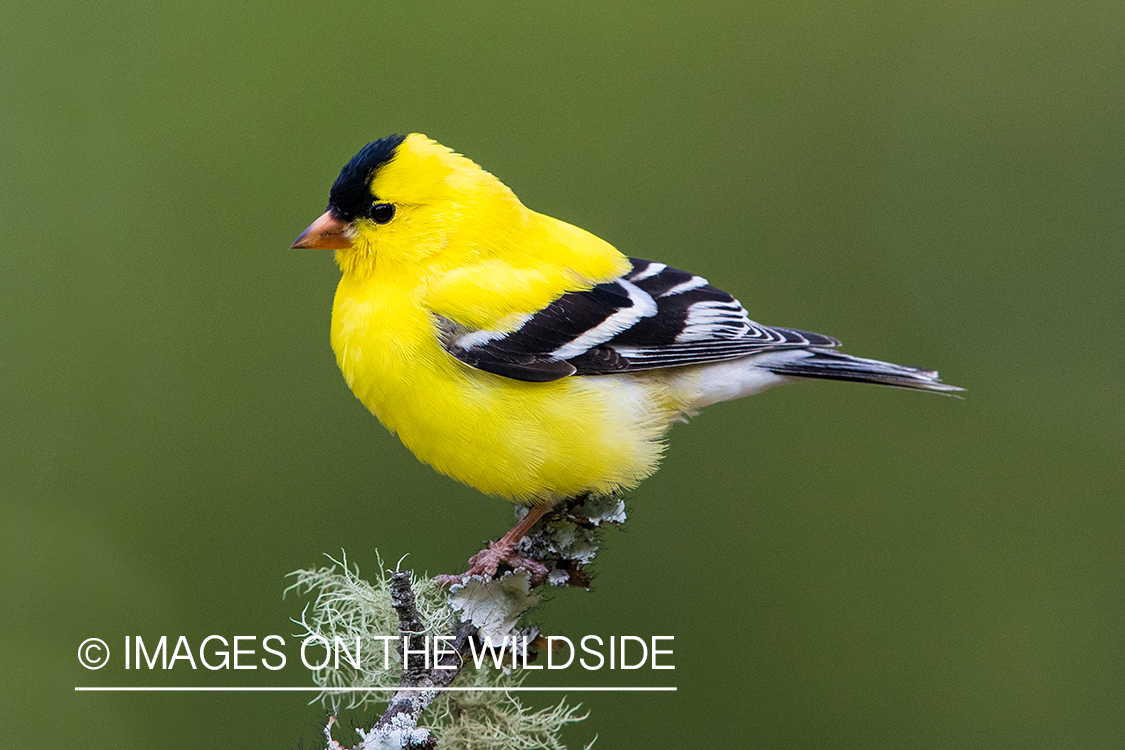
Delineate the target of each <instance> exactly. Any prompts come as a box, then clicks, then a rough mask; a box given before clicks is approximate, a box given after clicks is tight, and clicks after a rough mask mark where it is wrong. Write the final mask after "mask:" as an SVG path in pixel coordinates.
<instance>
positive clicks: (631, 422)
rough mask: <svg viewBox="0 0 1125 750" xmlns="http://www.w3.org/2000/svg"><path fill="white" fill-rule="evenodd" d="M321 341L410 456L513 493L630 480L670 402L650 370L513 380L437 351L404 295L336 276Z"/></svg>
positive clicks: (427, 324)
mask: <svg viewBox="0 0 1125 750" xmlns="http://www.w3.org/2000/svg"><path fill="white" fill-rule="evenodd" d="M332 346H333V349H334V350H335V352H336V358H337V362H338V363H339V365H340V369H341V371H342V372H343V374H344V378H345V379H346V380H347V383H348V385H349V387H350V388H351V389H352V392H353V393H355V395H356V397H357V398H359V400H360V401H362V402H363V404H364V405H365V406H367V408H368V409H370V410H371V412H372V413H374V414H375V416H376V417H378V418H379V421H380V422H382V423H383V425H384V426H386V427H387V429H389V430H391V431H392V432H394V433H397V434H398V436H399V438H400V439H401V440H402V442H403V444H405V445H406V446H407V447H408V448H410V450H411V451H413V452H414V455H415V456H417V457H418V459H419V460H421V461H423V462H425V463H427V464H429V465H430V466H432V467H434V468H435V469H436V470H438V471H440V472H441V473H443V474H446V475H448V476H450V477H452V478H454V479H457V480H459V481H461V482H464V483H465V484H468V485H470V486H472V487H475V488H477V489H478V490H480V491H482V492H486V493H489V494H494V495H499V496H501V497H505V498H508V499H509V500H514V501H518V502H534V501H536V500H553V499H555V498H561V497H571V496H575V495H578V494H581V493H583V492H597V493H606V492H611V491H613V490H616V489H620V488H627V487H632V486H634V485H636V484H637V483H638V482H639V481H640V480H642V479H644V478H645V477H646V476H648V475H649V474H651V473H652V472H653V471H655V470H656V466H657V463H658V461H659V459H660V455H661V453H662V451H663V442H662V438H663V435H664V433H665V432H666V431H667V428H668V425H669V424H670V423H671V421H672V420H673V419H674V418H675V417H676V416H678V414H679V413H680V408H681V407H680V405H678V404H676V403H673V402H674V399H673V398H672V397H671V396H670V395H669V393H668V389H667V388H665V386H664V384H663V381H662V379H661V378H660V377H637V376H635V375H633V376H627V377H626V376H613V375H607V376H598V377H570V378H563V379H562V380H557V381H554V382H551V383H525V382H522V381H517V380H511V379H509V378H503V377H500V376H497V375H493V374H491V373H487V372H483V371H481V370H476V369H474V368H472V367H470V366H468V365H466V364H464V363H462V362H460V361H459V360H457V359H455V358H454V357H452V356H450V355H449V354H448V353H446V352H445V350H444V349H442V347H441V345H440V343H439V342H438V340H437V338H436V337H435V335H434V329H433V322H432V320H431V317H430V314H429V313H428V312H426V311H425V310H424V309H423V308H422V307H421V306H420V305H418V304H415V303H414V301H413V300H411V299H410V298H409V297H408V296H405V295H401V294H390V293H388V294H382V295H380V294H374V293H372V289H370V288H365V287H364V286H363V285H360V284H356V283H354V282H349V281H347V279H345V280H344V281H342V282H341V284H340V288H339V289H338V290H337V294H336V303H335V307H334V310H333V315H332Z"/></svg>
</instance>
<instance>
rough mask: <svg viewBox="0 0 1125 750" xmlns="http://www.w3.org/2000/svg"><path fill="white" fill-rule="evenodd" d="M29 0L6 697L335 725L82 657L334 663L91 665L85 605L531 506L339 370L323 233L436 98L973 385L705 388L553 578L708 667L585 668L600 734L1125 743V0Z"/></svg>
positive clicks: (503, 521) (553, 616) (2, 336)
mask: <svg viewBox="0 0 1125 750" xmlns="http://www.w3.org/2000/svg"><path fill="white" fill-rule="evenodd" d="M4 15H5V22H4V24H3V25H2V26H0V99H2V101H3V111H4V114H3V115H2V117H0V136H2V139H3V143H4V144H5V146H4V147H3V149H2V150H0V170H2V172H0V174H2V179H0V202H2V206H3V217H4V218H3V223H4V238H5V250H4V252H3V253H2V254H0V292H2V293H0V389H2V390H0V503H2V507H0V513H2V520H0V561H2V565H3V569H4V575H3V577H2V580H0V601H2V602H3V612H4V616H3V617H2V618H0V644H2V648H0V670H2V671H0V674H2V675H3V676H2V677H0V695H2V701H3V706H4V711H3V713H4V714H5V715H6V716H8V717H9V721H8V722H7V726H6V728H5V735H6V736H7V742H9V743H14V742H16V741H26V739H27V737H28V735H29V734H31V735H34V736H35V737H36V738H37V739H40V740H46V741H49V742H57V741H60V740H61V739H62V738H64V737H65V738H69V739H70V740H71V741H74V740H80V741H81V742H82V744H83V745H84V746H90V747H108V746H114V747H118V748H132V747H136V748H140V747H151V746H154V745H155V746H159V747H162V748H198V747H217V746H220V745H221V746H232V745H234V744H237V745H238V746H239V747H261V748H291V747H299V746H303V747H306V748H309V747H317V746H318V745H319V743H320V739H321V738H320V735H319V732H320V727H321V726H322V719H323V713H322V710H321V709H320V708H319V707H318V706H307V705H306V704H305V701H306V700H307V696H300V695H290V694H270V695H249V694H222V695H214V694H191V695H167V694H163V695H161V694H156V695H154V694H85V693H84V694H76V693H74V692H73V688H74V686H75V685H90V684H106V685H113V684H117V685H125V684H168V685H183V684H199V685H255V684H308V674H307V672H304V671H303V670H301V669H299V668H297V669H288V668H287V669H286V670H285V671H284V672H283V673H279V674H274V673H265V672H263V671H262V670H258V671H257V672H238V673H234V672H225V673H194V674H193V673H190V672H184V671H183V670H182V669H181V670H176V671H174V672H171V673H168V674H162V673H133V672H125V671H124V670H123V669H122V667H121V664H120V661H117V662H113V663H111V665H110V666H109V667H108V668H107V669H105V670H102V671H100V672H87V671H86V670H84V669H82V668H81V667H80V666H79V665H78V664H77V662H76V658H75V652H76V649H77V647H78V644H79V642H80V641H81V640H82V639H84V638H86V637H90V636H100V637H102V638H104V639H106V640H107V641H108V642H109V643H110V644H111V648H113V647H114V645H118V647H120V646H119V644H121V643H122V639H123V638H124V636H126V635H136V634H141V635H144V636H146V637H150V636H159V635H160V634H168V635H171V636H173V637H175V636H177V635H180V634H184V635H187V636H189V637H190V638H192V639H195V640H196V641H198V640H199V639H201V638H202V637H203V636H205V635H208V634H211V633H217V634H223V635H225V636H227V637H228V638H229V637H233V636H234V635H248V634H254V635H258V636H263V635H265V634H270V633H280V634H285V635H288V634H291V633H294V632H296V627H295V626H293V625H292V624H291V623H289V621H288V618H290V617H294V616H297V615H299V613H300V609H301V607H302V606H303V600H301V599H299V598H296V599H295V598H293V597H290V598H287V599H285V600H283V599H282V598H281V592H282V590H283V588H284V587H285V586H286V585H287V579H286V578H285V575H286V574H287V573H288V572H290V571H292V570H295V569H297V568H301V567H310V566H317V565H320V564H322V562H324V558H323V557H322V553H332V554H339V551H340V550H341V549H344V550H346V551H347V553H348V556H349V559H350V560H352V561H354V562H356V563H358V564H359V566H360V568H361V570H367V571H369V572H374V570H375V567H376V562H375V549H376V548H378V549H379V550H380V552H381V553H382V554H383V556H384V558H385V559H386V560H388V561H392V562H393V561H394V560H396V559H397V558H398V557H400V556H401V555H403V554H406V553H410V557H409V558H408V559H407V561H406V563H405V564H406V565H407V566H411V567H413V568H415V569H417V570H419V571H429V572H431V573H437V572H452V571H456V570H458V569H460V566H461V565H463V563H464V560H465V558H466V557H467V556H468V555H469V554H470V553H472V552H473V551H474V550H476V549H477V548H478V545H479V544H480V542H481V541H482V540H484V539H487V538H495V537H496V536H498V535H499V534H500V533H502V532H503V531H504V530H505V529H506V528H507V527H508V525H509V524H510V522H511V510H510V508H508V507H507V506H506V505H505V503H503V502H500V501H497V500H492V499H486V498H483V497H481V496H479V495H478V494H477V493H476V492H475V491H473V490H471V489H469V488H466V487H463V486H460V485H458V484H455V483H454V482H452V481H450V480H447V479H445V478H444V477H441V476H438V475H437V474H435V473H434V472H432V471H431V470H430V469H428V468H426V467H424V466H421V465H420V464H418V463H417V462H416V461H415V460H414V458H413V457H412V456H411V455H410V454H409V452H408V451H407V450H406V449H404V448H403V447H402V446H401V445H400V444H399V443H398V441H397V440H396V439H395V438H393V437H392V436H390V435H389V434H387V433H386V432H385V431H384V430H383V429H382V428H381V427H380V426H379V425H378V423H377V422H376V420H375V419H374V418H373V417H371V416H370V415H369V414H368V413H367V412H366V411H365V410H364V409H363V407H362V406H361V405H360V404H359V402H358V401H356V400H355V399H354V398H353V397H352V396H351V394H350V393H349V391H348V389H347V387H346V386H345V384H344V382H343V379H342V378H341V377H340V375H339V372H338V371H337V369H336V365H335V361H334V358H333V355H332V353H331V350H330V348H329V343H328V322H329V314H330V310H331V302H332V294H333V290H334V287H335V284H336V281H337V279H338V272H337V271H336V269H335V267H334V264H333V261H332V259H331V257H330V256H329V255H327V254H321V253H317V252H309V251H294V250H290V249H289V244H290V243H291V242H292V241H293V239H294V238H295V237H296V235H297V234H298V233H299V232H300V231H301V230H302V229H304V227H305V226H306V225H307V224H308V223H309V222H310V221H311V220H312V219H313V218H315V217H316V216H317V215H318V214H319V213H320V212H321V211H322V210H323V208H324V205H325V204H326V202H327V196H328V188H329V186H330V185H331V182H332V180H333V179H334V178H335V176H336V174H337V172H338V171H339V169H340V167H341V166H342V165H343V163H344V162H345V161H346V160H347V159H348V158H350V157H351V156H352V154H353V153H355V151H357V150H358V149H359V147H360V146H362V145H363V144H364V143H366V142H367V141H369V140H373V139H375V138H377V137H381V136H383V135H387V134H389V133H392V132H410V131H420V132H424V133H426V134H428V135H430V136H431V137H433V138H436V139H437V140H439V141H440V142H442V143H444V144H446V145H448V146H450V147H453V148H455V149H456V150H458V151H461V152H462V153H465V154H466V155H468V156H470V157H471V158H473V159H474V160H476V161H477V162H478V163H480V164H481V165H483V166H484V167H485V168H486V169H488V170H489V171H492V172H493V173H495V174H496V175H498V176H499V177H500V178H501V179H502V180H503V181H504V182H506V183H507V184H508V185H510V186H511V187H512V188H513V189H514V190H515V191H516V193H517V194H518V195H519V196H520V197H521V198H522V199H523V201H524V202H525V203H526V204H528V205H529V206H531V207H532V208H535V209H537V210H540V211H543V212H545V213H548V214H550V215H553V216H557V217H560V218H562V219H565V220H568V221H570V222H572V223H575V224H577V225H579V226H582V227H584V228H586V229H589V230H590V231H592V232H594V233H596V234H598V235H600V236H602V237H604V238H606V239H607V240H609V241H610V242H612V243H614V244H615V245H616V246H617V247H619V248H620V249H621V250H623V251H625V252H626V253H628V254H631V255H636V256H640V257H651V258H657V259H660V260H662V261H665V262H667V263H669V264H671V265H675V266H679V267H682V268H686V269H689V270H692V271H695V272H698V273H701V274H704V275H706V276H707V277H708V278H709V279H710V280H711V281H712V283H714V284H716V285H717V286H720V287H722V288H725V289H728V290H730V291H732V292H733V293H735V294H736V295H738V296H739V297H740V298H741V299H742V301H743V303H744V304H745V306H746V307H747V308H748V309H749V310H750V312H751V314H752V316H753V317H755V318H756V319H757V320H759V321H761V322H763V323H767V324H769V323H773V324H779V325H790V326H795V327H801V328H807V329H810V330H814V331H821V332H824V333H828V334H832V335H835V336H837V337H839V338H840V339H842V340H843V341H844V343H845V345H846V347H847V350H848V351H850V352H852V353H855V354H859V355H864V356H872V357H879V358H885V359H890V360H894V361H898V362H904V363H908V364H917V365H924V366H930V367H935V368H939V369H941V371H942V374H943V377H944V378H945V380H946V381H947V382H952V383H955V384H958V385H961V386H964V387H965V388H967V389H968V390H967V394H966V398H965V400H962V401H958V400H955V399H950V398H940V397H936V396H927V395H922V394H916V393H906V392H898V391H893V390H889V389H878V388H872V387H863V386H854V385H846V384H835V383H812V384H804V385H800V386H795V387H792V388H786V389H779V390H775V391H771V392H769V393H767V394H765V395H762V396H759V397H756V398H753V399H747V400H745V401H741V402H736V403H730V404H721V405H718V406H715V407H712V408H710V409H708V410H707V411H706V412H705V413H704V414H702V415H701V416H699V417H698V418H697V419H695V420H694V421H693V422H692V423H691V424H690V425H686V426H684V425H681V426H677V427H676V428H675V429H674V430H673V434H672V436H671V437H672V449H671V451H670V453H669V455H668V458H667V460H666V462H665V464H664V467H663V469H662V470H661V471H660V472H659V473H658V474H657V475H656V476H655V477H653V478H652V479H650V480H648V481H647V482H646V483H645V484H644V485H642V487H641V488H640V489H639V490H637V491H635V492H634V493H632V495H631V496H630V498H629V508H630V520H629V523H628V525H627V529H626V531H625V532H624V533H611V534H610V535H609V537H608V540H607V542H606V545H605V549H604V552H603V554H602V555H601V556H600V558H599V574H598V576H597V579H596V582H595V587H594V590H593V591H592V592H590V593H586V592H580V591H565V592H560V593H558V594H556V595H554V596H553V598H552V599H551V600H550V601H549V602H548V603H547V604H546V605H544V606H543V607H542V608H541V609H540V610H539V611H538V612H537V613H535V615H534V616H533V618H532V619H533V621H535V622H538V623H539V624H541V625H543V627H544V628H546V629H548V630H549V631H550V632H559V633H563V634H570V635H579V636H580V635H583V634H587V633H596V634H602V635H603V636H608V635H612V634H638V635H657V634H661V635H674V636H675V638H676V640H675V658H674V663H675V665H676V667H677V668H676V671H674V672H661V673H644V674H641V673H637V674H636V675H632V674H625V675H620V674H618V675H604V673H603V674H602V676H599V677H597V678H596V679H592V680H591V682H593V684H615V683H614V681H615V680H616V681H617V683H620V684H625V683H629V682H638V681H639V682H645V683H646V684H674V685H676V686H677V687H678V688H679V691H678V692H677V693H674V694H595V695H584V696H579V695H574V696H571V698H572V700H581V701H582V702H583V703H584V704H585V706H586V707H587V708H588V709H589V711H590V718H589V719H588V720H587V721H586V722H585V723H584V724H581V725H579V726H578V727H577V728H576V729H575V730H573V731H571V732H569V733H568V734H567V736H566V740H567V741H568V742H570V743H572V747H580V746H581V745H582V744H584V743H585V742H586V741H588V740H589V739H590V738H591V737H593V736H594V735H595V734H597V735H599V736H600V740H599V744H598V746H599V747H607V748H620V747H705V746H706V747H711V746H716V747H717V746H731V747H755V748H779V747H810V748H812V747H824V748H903V747H911V748H952V747H956V748H1112V747H1123V746H1125V691H1123V689H1122V685H1123V683H1125V562H1123V559H1122V549H1123V546H1125V502H1123V494H1125V493H1123V491H1122V487H1123V485H1125V460H1123V455H1122V453H1123V447H1125V419H1123V415H1125V388H1123V386H1122V372H1123V371H1125V355H1123V352H1125V347H1123V346H1122V344H1121V343H1120V341H1119V338H1120V336H1119V334H1118V332H1117V329H1118V328H1119V327H1120V326H1121V323H1122V321H1123V320H1125V316H1123V309H1122V308H1123V305H1122V302H1121V301H1122V293H1123V291H1125V289H1123V286H1125V283H1123V282H1125V254H1123V248H1125V54H1122V49H1123V48H1125V5H1123V4H1122V3H1121V2H1119V0H1112V1H1105V2H1075V3H1059V2H1042V1H1038V0H1031V1H1030V2H1029V1H1028V0H1021V1H1020V2H1016V1H1014V0H1006V1H1000V0H973V1H972V2H967V1H957V2H947V3H941V4H934V3H928V2H921V1H919V0H912V1H910V2H878V1H872V2H852V3H829V2H813V3H790V2H754V3H745V2H738V3H710V4H705V5H704V4H682V5H677V4H673V3H645V4H634V5H633V6H632V7H628V8H626V7H623V4H622V5H620V6H617V7H606V5H605V4H602V3H590V2H572V3H560V4H555V5H553V6H547V5H546V4H530V3H515V2H509V3H458V4H427V5H425V6H422V5H419V6H417V7H414V6H411V5H408V4H402V3H377V2H366V3H356V2H333V3H322V4H317V5H316V6H314V5H312V4H309V5H307V6H305V7H301V6H298V5H296V4H292V5H284V4H283V5H278V4H277V3H263V2H256V3H253V2H252V3H242V4H236V3H226V2H212V1H210V0H203V2H196V3H189V4H183V5H180V4H169V5H167V6H160V5H153V4H151V3H139V2H114V3H110V4H90V3H78V2H72V1H62V2H59V1H55V0H46V2H40V3H35V4H34V5H33V4H31V3H27V2H23V3H17V4H14V5H13V4H9V5H8V6H7V8H6V12H5V14H4ZM120 656H121V654H120V652H118V653H117V654H116V657H115V658H117V659H120ZM552 677H553V675H552ZM582 677H583V675H576V674H572V673H570V672H568V673H566V678H567V679H569V680H570V684H575V683H577V682H581V681H582V679H581V678H582ZM598 680H600V681H601V682H598ZM536 684H549V680H547V678H543V679H542V680H539V681H538V682H537V683H536ZM556 684H557V683H556ZM555 698H557V696H549V695H547V696H534V697H533V698H532V699H530V700H529V702H530V703H531V704H532V705H535V706H546V705H549V704H550V703H551V702H552V700H553V699H555ZM347 718H348V719H349V720H350V719H354V720H355V721H357V722H366V721H367V720H368V714H366V713H358V714H355V715H352V714H348V715H347ZM17 726H18V727H21V728H20V729H18V730H17ZM337 736H338V738H340V739H343V740H346V741H349V742H350V741H351V737H350V736H349V735H348V734H347V733H346V732H345V733H341V734H338V735H337Z"/></svg>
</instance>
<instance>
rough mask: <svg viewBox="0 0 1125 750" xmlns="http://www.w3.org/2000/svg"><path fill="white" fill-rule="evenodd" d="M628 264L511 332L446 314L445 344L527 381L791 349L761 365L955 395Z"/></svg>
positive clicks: (927, 379) (711, 291)
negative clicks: (472, 325) (464, 323)
mask: <svg viewBox="0 0 1125 750" xmlns="http://www.w3.org/2000/svg"><path fill="white" fill-rule="evenodd" d="M630 261H631V263H632V265H633V268H632V270H631V271H630V272H629V273H627V274H626V275H625V276H623V277H622V278H620V279H617V280H616V281H611V282H608V283H605V284H598V285H597V286H595V287H594V288H593V289H590V290H589V291H584V292H571V293H568V294H564V295H563V296H561V297H559V298H558V299H556V300H555V301H554V302H552V303H551V304H549V305H548V306H547V307H545V308H544V309H543V310H540V311H539V312H537V313H535V314H534V315H529V316H527V317H526V318H525V319H524V320H523V321H522V322H521V324H520V325H519V326H518V327H517V328H516V329H515V330H513V331H510V332H507V333H497V332H493V331H480V330H469V329H465V328H463V327H461V326H458V325H457V324H456V323H454V322H452V321H450V320H447V319H445V318H441V319H440V320H439V323H440V328H441V336H442V344H443V345H444V347H445V349H446V351H448V352H449V353H450V354H452V355H453V356H454V357H456V358H457V359H459V360H461V361H462V362H464V363H466V364H468V365H471V366H473V367H476V368H478V369H481V370H485V371H487V372H491V373H493V374H496V375H502V376H504V377H508V378H513V379H516V380H524V381H528V382H548V381H552V380H558V379H559V378H564V377H567V376H569V375H605V374H609V373H620V372H633V371H638V370H652V369H657V368H664V367H680V366H685V365H698V364H704V363H708V362H719V361H723V360H731V359H738V358H741V357H747V356H749V355H753V354H760V353H764V352H774V351H784V350H790V351H793V352H794V353H797V352H803V353H807V355H806V354H801V355H800V356H798V357H794V358H782V359H781V360H780V361H779V360H778V359H777V358H768V359H769V360H770V361H769V364H767V362H766V360H765V359H763V362H762V366H763V367H764V368H765V369H769V370H771V371H774V372H777V373H778V374H785V375H795V376H798V377H814V378H816V377H819V378H828V379H839V380H865V381H867V382H880V383H885V384H888V385H898V386H902V387H908V388H911V387H913V388H925V389H931V390H953V389H954V388H953V387H952V386H943V385H942V384H935V383H934V381H935V380H936V377H937V373H936V372H933V371H930V370H918V369H916V368H910V367H903V366H900V365H890V364H889V363H878V364H879V365H882V366H886V367H890V368H894V370H893V372H888V371H887V370H886V368H885V367H884V368H883V369H882V370H880V371H878V372H872V368H871V367H869V366H868V365H867V364H865V363H874V362H876V361H875V360H861V359H859V358H855V357H850V356H849V355H845V354H842V353H839V352H833V351H831V348H833V347H836V346H839V344H840V342H838V341H837V340H836V339H834V338H832V337H830V336H824V335H822V334H819V333H810V332H808V331H799V330H796V329H793V328H778V327H770V326H764V325H761V324H760V323H755V322H754V321H752V320H750V318H749V316H748V315H747V313H746V310H745V309H743V307H742V305H741V304H740V303H739V301H738V300H737V299H735V298H734V297H732V296H731V295H729V294H727V293H726V292H724V291H722V290H721V289H716V288H715V287H713V286H711V285H710V284H708V283H707V280H706V279H704V278H703V277H701V276H694V275H692V274H690V273H686V272H684V271H680V270H677V269H675V268H669V267H668V266H666V265H664V264H663V263H656V262H653V261H648V260H638V259H635V258H633V259H630ZM775 362H776V366H775V364H774V363H775ZM822 363H823V366H822ZM849 363H850V364H849ZM861 363H864V364H861Z"/></svg>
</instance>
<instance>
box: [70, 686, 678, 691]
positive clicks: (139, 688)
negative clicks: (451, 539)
mask: <svg viewBox="0 0 1125 750" xmlns="http://www.w3.org/2000/svg"><path fill="white" fill-rule="evenodd" d="M426 690H430V691H433V692H437V693H441V692H449V693H490V692H491V693H498V692H504V693H515V692H525V693H533V692H537V693H547V692H570V693H579V692H582V693H613V692H634V693H643V692H675V691H676V688H675V687H643V686H626V687H590V686H580V687H429V688H427V687H351V688H333V687H323V688H321V687H268V686H250V687H197V686H179V687H175V686H172V687H170V686H152V687H146V686H138V685H131V686H129V685H127V686H121V687H105V686H96V687H81V686H79V687H75V688H74V691H75V692H78V693H297V692H301V693H309V692H312V693H371V692H399V691H415V692H423V691H426Z"/></svg>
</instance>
